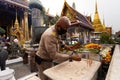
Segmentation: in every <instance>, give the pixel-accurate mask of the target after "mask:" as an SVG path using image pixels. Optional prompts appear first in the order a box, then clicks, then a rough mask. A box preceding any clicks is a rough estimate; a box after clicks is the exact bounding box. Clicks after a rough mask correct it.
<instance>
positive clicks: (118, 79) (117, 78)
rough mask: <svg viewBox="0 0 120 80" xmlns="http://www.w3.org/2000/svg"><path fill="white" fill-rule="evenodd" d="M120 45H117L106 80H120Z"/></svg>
mask: <svg viewBox="0 0 120 80" xmlns="http://www.w3.org/2000/svg"><path fill="white" fill-rule="evenodd" d="M119 72H120V45H116V46H115V49H114V53H113V56H112V60H111V63H110V66H109V69H108V72H107V75H106V79H105V80H120V74H119Z"/></svg>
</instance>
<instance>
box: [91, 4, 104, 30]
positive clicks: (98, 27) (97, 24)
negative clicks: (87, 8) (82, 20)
mask: <svg viewBox="0 0 120 80" xmlns="http://www.w3.org/2000/svg"><path fill="white" fill-rule="evenodd" d="M92 25H93V27H94V29H95V32H103V31H105V25H103V24H102V23H101V21H100V18H99V13H98V9H97V2H96V5H95V14H94V19H93V22H92Z"/></svg>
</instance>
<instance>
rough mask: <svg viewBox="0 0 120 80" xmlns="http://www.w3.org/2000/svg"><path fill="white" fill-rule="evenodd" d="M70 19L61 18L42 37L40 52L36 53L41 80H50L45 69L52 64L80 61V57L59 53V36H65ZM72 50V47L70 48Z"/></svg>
mask: <svg viewBox="0 0 120 80" xmlns="http://www.w3.org/2000/svg"><path fill="white" fill-rule="evenodd" d="M73 24H74V23H73ZM71 25H72V24H71V22H70V20H69V18H67V17H66V16H63V17H60V18H59V19H58V21H57V22H56V24H55V25H53V26H51V27H50V28H48V29H47V30H46V31H45V32H44V33H43V34H42V36H41V40H40V43H39V48H38V51H37V52H36V57H35V61H36V63H37V67H38V72H39V77H40V79H41V80H50V79H49V78H48V77H47V76H45V75H44V74H43V71H44V70H45V69H48V68H50V67H52V62H53V61H54V62H57V63H61V62H63V61H66V60H68V59H69V58H72V59H73V60H76V61H80V60H81V57H80V56H78V55H72V56H70V55H67V54H62V53H59V51H58V43H59V36H60V35H62V34H65V33H66V32H67V29H68V28H69V27H70V26H71ZM68 48H69V49H71V48H70V47H68Z"/></svg>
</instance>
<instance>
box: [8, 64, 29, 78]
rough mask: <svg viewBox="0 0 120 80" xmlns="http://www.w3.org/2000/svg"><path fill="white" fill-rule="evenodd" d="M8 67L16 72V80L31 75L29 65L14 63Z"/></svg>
mask: <svg viewBox="0 0 120 80" xmlns="http://www.w3.org/2000/svg"><path fill="white" fill-rule="evenodd" d="M7 67H9V68H11V69H14V70H15V78H16V80H17V79H19V78H21V77H24V76H27V75H29V74H31V72H30V67H29V64H23V63H22V62H18V63H13V64H9V65H7Z"/></svg>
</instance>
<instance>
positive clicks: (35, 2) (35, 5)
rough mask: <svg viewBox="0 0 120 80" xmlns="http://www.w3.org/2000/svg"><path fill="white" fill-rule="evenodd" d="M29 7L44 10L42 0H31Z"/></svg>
mask: <svg viewBox="0 0 120 80" xmlns="http://www.w3.org/2000/svg"><path fill="white" fill-rule="evenodd" d="M29 7H30V9H32V8H38V9H40V10H43V5H42V3H41V2H40V0H30V1H29Z"/></svg>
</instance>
